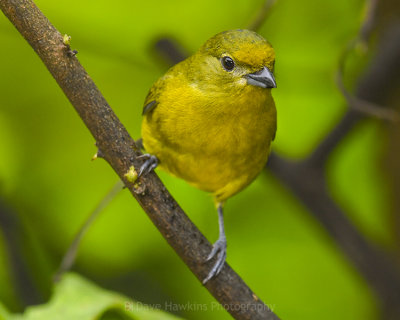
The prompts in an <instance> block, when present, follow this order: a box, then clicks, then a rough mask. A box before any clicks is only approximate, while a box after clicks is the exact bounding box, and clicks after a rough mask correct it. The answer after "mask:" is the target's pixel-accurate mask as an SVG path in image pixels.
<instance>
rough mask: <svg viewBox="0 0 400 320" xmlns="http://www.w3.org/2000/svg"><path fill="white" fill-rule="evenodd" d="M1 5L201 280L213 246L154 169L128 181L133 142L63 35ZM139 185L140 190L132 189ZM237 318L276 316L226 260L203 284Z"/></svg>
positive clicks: (25, 2) (28, 7)
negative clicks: (66, 43)
mask: <svg viewBox="0 0 400 320" xmlns="http://www.w3.org/2000/svg"><path fill="white" fill-rule="evenodd" d="M0 9H1V10H2V11H3V12H4V14H5V15H6V16H7V17H8V19H9V20H10V21H11V22H12V23H13V24H14V26H15V27H16V28H17V29H18V31H19V32H20V33H21V34H22V35H23V36H24V38H25V39H26V40H27V41H28V42H29V44H30V45H31V46H32V48H33V49H34V50H35V51H36V53H37V54H38V55H39V57H40V58H41V59H42V61H43V62H44V64H45V65H46V67H47V68H48V70H49V71H50V73H51V74H52V75H53V77H54V78H55V80H56V81H57V83H58V84H59V86H60V87H61V89H62V90H63V91H64V93H65V95H66V96H67V98H68V99H69V100H70V102H71V104H72V105H73V106H74V108H75V110H76V111H77V112H78V113H79V115H80V117H81V118H82V120H83V121H84V123H85V124H86V126H87V127H88V129H89V130H90V132H91V133H92V135H93V137H94V138H95V140H96V144H97V146H98V148H99V149H100V150H101V151H102V153H103V155H104V159H105V160H106V161H107V162H108V163H109V164H110V165H111V166H112V168H113V169H114V171H115V172H116V173H117V174H118V176H119V177H120V179H121V180H122V181H123V182H124V184H125V185H126V186H127V188H128V189H129V191H130V192H131V194H132V195H133V196H134V197H135V198H136V200H137V201H138V202H139V204H140V205H141V206H142V208H143V209H144V210H145V212H146V213H147V215H148V216H149V217H150V219H151V220H152V221H153V223H154V224H155V226H156V227H157V228H158V230H159V231H160V233H161V234H162V235H163V236H164V238H165V239H166V240H167V242H168V243H169V244H170V246H171V247H172V248H173V249H174V250H175V252H176V253H177V254H178V255H179V256H180V257H181V259H182V260H183V261H184V262H185V264H186V265H187V266H188V267H189V268H190V270H191V271H192V272H193V274H194V275H195V276H196V277H197V278H198V279H199V280H200V281H202V280H203V279H204V278H205V277H206V275H207V274H208V272H209V270H210V266H211V265H212V264H213V263H214V261H209V262H208V263H205V260H206V258H207V255H208V253H209V252H210V250H211V244H210V243H209V242H208V241H207V239H206V238H205V237H204V235H203V234H202V233H201V232H200V231H199V230H198V229H197V228H196V226H195V225H194V224H193V223H192V222H191V221H190V219H189V218H188V217H187V216H186V214H185V213H184V212H183V210H182V209H181V208H180V207H179V205H178V204H177V203H176V201H175V200H174V199H173V198H172V196H171V195H170V193H169V192H168V191H167V190H166V188H165V186H164V185H163V184H162V183H161V181H160V180H159V178H158V177H157V175H156V174H155V173H150V174H148V175H146V176H144V177H141V178H140V180H139V181H138V182H131V181H129V180H128V179H127V177H126V176H125V174H126V173H127V172H128V171H130V170H131V167H132V166H133V167H134V168H139V167H140V166H141V164H142V161H141V160H138V159H137V156H138V155H140V152H139V150H138V149H137V147H136V145H135V142H134V141H133V139H132V138H131V137H130V136H129V134H128V132H127V131H126V129H125V127H124V126H123V125H122V124H121V122H120V121H119V119H118V118H117V116H116V115H115V114H114V112H113V111H112V110H111V108H110V106H109V105H108V103H107V101H106V100H105V98H104V97H103V95H102V94H101V93H100V91H99V90H98V88H97V87H96V85H95V84H94V82H93V81H92V79H91V78H90V77H89V75H88V74H87V73H86V71H85V70H84V68H83V67H82V66H81V65H80V63H79V61H78V59H77V58H76V57H75V56H74V57H70V56H69V55H68V54H67V53H66V52H65V45H64V44H63V37H62V35H61V34H60V33H59V32H58V31H57V30H56V28H55V27H54V26H53V25H52V24H51V23H50V22H49V21H48V19H47V18H46V17H45V16H44V15H43V14H42V12H41V11H40V10H39V9H38V8H37V7H36V5H35V4H34V3H33V2H32V1H31V0H0ZM136 184H141V185H142V190H143V191H142V192H138V191H137V189H136V188H135V185H136ZM205 287H206V288H207V290H208V291H209V292H210V293H211V294H212V295H213V296H214V297H215V298H216V299H217V301H218V302H220V303H221V305H222V306H223V307H224V308H225V309H226V310H227V311H228V312H229V313H230V314H231V315H232V316H233V317H234V318H235V319H256V320H257V319H270V320H276V319H278V317H277V316H276V315H275V314H274V313H273V312H272V311H271V310H270V309H269V308H268V307H267V305H265V304H264V303H263V302H262V301H261V300H260V299H259V298H258V297H257V296H256V295H255V294H254V293H253V292H252V291H251V290H250V288H249V287H248V286H247V285H246V284H245V283H244V282H243V280H242V279H241V278H240V277H239V276H238V275H237V274H236V273H235V272H234V271H233V270H232V269H231V268H230V267H229V265H228V264H225V266H224V268H223V269H222V271H221V273H220V274H219V275H218V276H217V277H216V278H213V279H211V280H210V281H209V282H207V284H206V285H205Z"/></svg>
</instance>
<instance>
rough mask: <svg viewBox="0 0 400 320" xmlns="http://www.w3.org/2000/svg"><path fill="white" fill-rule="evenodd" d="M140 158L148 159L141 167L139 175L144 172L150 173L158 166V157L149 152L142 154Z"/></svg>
mask: <svg viewBox="0 0 400 320" xmlns="http://www.w3.org/2000/svg"><path fill="white" fill-rule="evenodd" d="M138 159H146V160H145V162H144V163H143V164H142V166H141V167H140V170H139V174H138V177H140V176H141V175H143V174H147V173H149V172H150V171H151V170H154V169H155V168H157V166H158V159H157V157H156V156H153V155H151V154H149V153H145V154H142V155H141V156H139V157H138Z"/></svg>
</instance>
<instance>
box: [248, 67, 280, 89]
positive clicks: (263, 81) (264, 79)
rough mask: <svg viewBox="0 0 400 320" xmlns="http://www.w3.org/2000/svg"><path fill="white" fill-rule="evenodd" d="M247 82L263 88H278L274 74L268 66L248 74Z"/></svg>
mask: <svg viewBox="0 0 400 320" xmlns="http://www.w3.org/2000/svg"><path fill="white" fill-rule="evenodd" d="M246 78H247V83H248V84H251V85H253V86H257V87H261V88H276V82H275V78H274V75H273V74H272V72H271V71H269V69H268V68H267V67H264V68H262V69H261V70H260V71H257V72H254V73H249V74H248V75H246Z"/></svg>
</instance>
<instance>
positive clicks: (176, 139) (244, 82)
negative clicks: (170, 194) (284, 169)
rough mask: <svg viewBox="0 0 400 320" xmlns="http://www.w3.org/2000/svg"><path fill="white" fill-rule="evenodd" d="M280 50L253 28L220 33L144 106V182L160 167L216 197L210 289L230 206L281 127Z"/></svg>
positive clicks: (221, 257) (160, 83)
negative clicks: (276, 96)
mask: <svg viewBox="0 0 400 320" xmlns="http://www.w3.org/2000/svg"><path fill="white" fill-rule="evenodd" d="M274 66H275V51H274V49H273V47H272V45H271V44H270V43H269V42H268V41H267V40H266V39H264V38H263V37H262V36H261V35H259V34H257V33H256V32H254V31H250V30H246V29H236V30H228V31H224V32H220V33H218V34H216V35H215V36H213V37H211V38H210V39H208V40H207V41H206V42H205V43H204V44H203V45H202V46H201V47H200V49H199V50H198V51H197V52H196V53H194V54H193V55H192V56H190V57H188V58H187V59H185V60H183V61H181V62H179V63H178V64H176V65H174V66H173V67H171V68H170V69H169V70H168V71H167V72H166V73H165V74H164V75H163V76H161V77H160V78H159V79H158V80H157V81H156V82H155V83H154V84H153V86H152V87H151V89H150V91H149V92H148V94H147V97H146V99H145V102H144V107H143V112H142V115H143V120H142V129H141V134H142V144H143V148H144V149H145V152H146V153H145V154H144V155H143V158H145V161H144V163H143V165H142V166H141V167H140V170H139V176H141V175H143V174H147V173H148V172H150V171H152V170H154V169H155V168H156V167H159V168H161V169H163V170H165V171H167V172H168V173H170V174H172V175H173V176H176V177H178V178H181V179H184V180H186V181H187V182H188V183H189V184H192V185H194V186H195V187H197V188H199V189H201V190H204V191H206V192H209V193H211V195H212V197H213V200H214V203H215V205H216V208H217V213H218V223H219V237H218V240H217V241H216V242H215V243H214V245H213V247H212V250H211V252H210V254H209V255H208V257H207V259H206V261H210V260H212V259H213V258H214V257H216V259H215V260H216V261H215V263H214V264H213V265H212V268H211V270H210V271H209V273H208V275H207V276H206V278H205V279H204V280H203V284H205V283H207V282H208V281H209V280H210V279H212V278H213V277H216V276H217V275H218V274H219V273H220V271H221V270H222V268H223V266H224V264H225V260H226V250H227V240H226V236H225V228H224V218H223V216H224V210H223V207H224V204H225V202H226V200H227V199H229V198H230V197H232V196H233V195H235V194H236V193H238V192H240V191H241V190H243V189H244V188H245V187H246V186H248V185H249V184H250V183H251V182H252V181H253V180H254V179H255V178H256V177H257V175H258V174H259V173H260V172H261V171H262V169H263V168H264V167H265V165H266V163H267V160H268V156H269V154H270V149H271V142H272V141H273V140H274V138H275V133H276V129H277V114H276V108H275V103H274V100H273V98H272V95H271V89H272V88H276V81H275V77H274Z"/></svg>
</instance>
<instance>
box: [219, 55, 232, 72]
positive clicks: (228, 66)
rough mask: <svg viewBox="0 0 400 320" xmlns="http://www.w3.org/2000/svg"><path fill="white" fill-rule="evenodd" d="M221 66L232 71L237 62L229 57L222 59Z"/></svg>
mask: <svg viewBox="0 0 400 320" xmlns="http://www.w3.org/2000/svg"><path fill="white" fill-rule="evenodd" d="M221 64H222V66H223V67H224V69H225V70H226V71H232V70H233V68H234V67H235V62H234V61H233V59H232V58H231V57H228V56H225V57H222V59H221Z"/></svg>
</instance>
